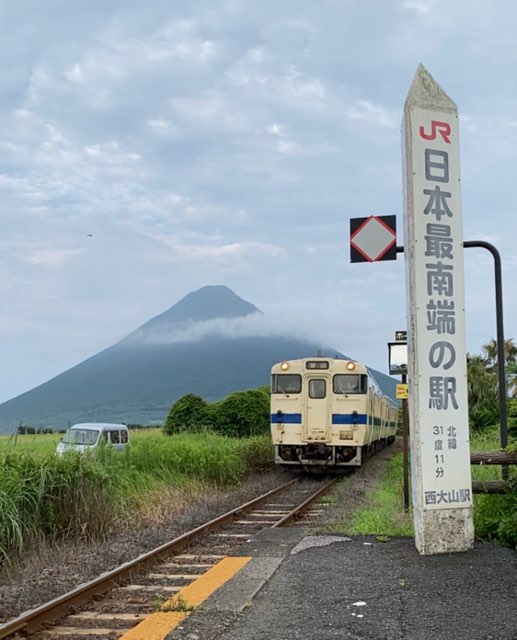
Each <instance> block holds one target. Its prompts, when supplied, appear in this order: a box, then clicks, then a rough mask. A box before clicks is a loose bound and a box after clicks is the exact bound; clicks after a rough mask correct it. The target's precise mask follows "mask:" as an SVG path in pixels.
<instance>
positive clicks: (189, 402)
mask: <svg viewBox="0 0 517 640" xmlns="http://www.w3.org/2000/svg"><path fill="white" fill-rule="evenodd" d="M209 415H210V408H209V405H208V404H207V403H206V401H205V400H203V398H201V397H200V396H197V395H195V394H194V393H187V394H186V395H184V396H182V397H181V398H180V399H179V400H177V401H176V402H175V403H174V404H173V405H172V407H171V409H170V411H169V415H168V416H167V420H166V421H165V425H164V428H163V430H164V432H165V433H166V434H168V435H173V434H174V433H181V432H183V431H190V432H196V431H202V430H203V429H206V428H207V426H210V419H209Z"/></svg>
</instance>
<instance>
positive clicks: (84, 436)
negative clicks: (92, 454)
mask: <svg viewBox="0 0 517 640" xmlns="http://www.w3.org/2000/svg"><path fill="white" fill-rule="evenodd" d="M98 437H99V432H98V431H97V430H96V429H69V430H68V431H67V432H66V434H65V436H64V438H63V442H64V443H65V444H83V445H88V446H92V445H94V444H95V443H96V442H97V438H98Z"/></svg>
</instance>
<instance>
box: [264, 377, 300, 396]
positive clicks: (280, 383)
mask: <svg viewBox="0 0 517 640" xmlns="http://www.w3.org/2000/svg"><path fill="white" fill-rule="evenodd" d="M301 390H302V376H301V375H299V374H297V373H274V374H273V375H272V376H271V393H284V394H285V393H300V392H301Z"/></svg>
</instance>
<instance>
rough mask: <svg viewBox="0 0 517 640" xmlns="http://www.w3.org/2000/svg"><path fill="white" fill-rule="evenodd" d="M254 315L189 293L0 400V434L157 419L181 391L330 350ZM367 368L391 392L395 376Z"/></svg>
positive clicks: (227, 388)
mask: <svg viewBox="0 0 517 640" xmlns="http://www.w3.org/2000/svg"><path fill="white" fill-rule="evenodd" d="M261 317H262V312H261V311H260V310H259V309H257V307H255V306H254V305H253V304H251V303H249V302H246V301H245V300H243V299H242V298H240V297H239V296H237V295H236V294H235V293H234V292H233V291H231V290H230V289H229V288H228V287H224V286H209V287H203V288H202V289H199V290H198V291H194V292H192V293H189V294H188V295H187V296H185V297H184V298H183V299H182V300H180V301H179V302H177V303H176V304H175V305H173V306H172V307H171V308H170V309H168V310H167V311H165V312H163V313H161V314H160V315H157V316H155V317H154V318H151V319H150V320H149V321H148V322H146V323H145V324H143V325H142V326H141V327H139V328H138V329H136V330H135V331H133V332H132V333H130V334H129V335H127V336H126V337H125V338H123V339H122V340H121V341H120V342H118V343H116V344H114V345H112V346H111V347H108V348H107V349H104V350H103V351H101V352H99V353H97V354H96V355H94V356H92V357H91V358H88V359H87V360H84V361H83V362H81V363H79V364H78V365H76V366H75V367H72V368H71V369H68V370H67V371H64V372H63V373H61V374H60V375H58V376H56V377H55V378H52V379H51V380H49V381H48V382H45V383H43V384H41V385H39V386H38V387H35V388H34V389H31V390H30V391H27V392H25V393H23V394H21V395H19V396H17V397H16V398H13V399H12V400H8V401H7V402H4V403H3V404H0V433H7V432H12V431H13V429H14V428H16V427H17V426H18V425H19V424H20V423H23V424H28V425H31V426H34V427H36V428H39V427H46V426H51V427H53V428H63V427H66V426H67V425H68V424H69V423H70V424H73V423H74V422H90V421H91V422H124V423H127V424H145V425H147V424H161V423H162V422H163V421H164V419H165V417H166V416H167V413H168V411H169V409H170V407H171V405H172V404H173V402H175V400H177V399H178V398H180V397H181V396H183V395H184V394H186V393H196V394H198V395H200V396H202V397H203V398H205V400H207V401H214V400H219V399H220V398H223V397H226V396H227V395H228V394H229V393H232V392H233V391H237V390H242V389H251V388H254V387H257V386H260V385H266V384H268V382H269V371H270V369H271V366H272V365H273V364H274V363H275V362H278V361H280V360H284V359H285V360H287V359H292V358H301V357H307V356H311V355H317V354H318V353H320V354H322V355H328V356H331V355H335V354H336V352H335V351H334V350H333V349H331V348H329V347H325V345H320V344H316V343H313V342H310V341H305V340H300V339H296V338H291V337H288V336H278V335H260V333H261V331H260V330H258V329H257V319H259V320H260V318H261ZM263 333H264V332H263V330H262V334H263ZM372 373H373V374H374V375H375V377H376V379H377V380H378V382H379V384H380V386H381V387H382V388H383V389H384V390H385V392H388V393H389V394H390V395H392V396H394V395H395V394H394V390H395V384H396V381H395V380H394V379H393V378H390V377H389V376H386V375H384V374H382V373H380V372H376V371H373V370H372Z"/></svg>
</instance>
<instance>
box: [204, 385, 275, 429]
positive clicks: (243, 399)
mask: <svg viewBox="0 0 517 640" xmlns="http://www.w3.org/2000/svg"><path fill="white" fill-rule="evenodd" d="M269 412H270V396H269V389H268V388H267V387H260V388H258V389H249V390H248V391H236V392H235V393H232V394H231V395H229V396H228V397H227V398H226V399H225V400H221V402H218V403H216V404H215V405H214V429H215V430H216V431H218V432H219V433H221V434H224V435H227V436H233V437H235V438H244V437H247V436H254V435H259V434H265V433H268V432H269V428H270V419H269Z"/></svg>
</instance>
